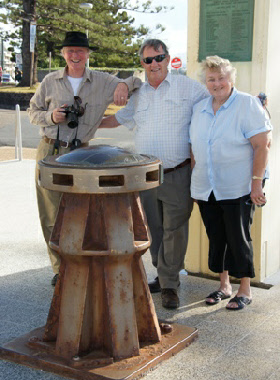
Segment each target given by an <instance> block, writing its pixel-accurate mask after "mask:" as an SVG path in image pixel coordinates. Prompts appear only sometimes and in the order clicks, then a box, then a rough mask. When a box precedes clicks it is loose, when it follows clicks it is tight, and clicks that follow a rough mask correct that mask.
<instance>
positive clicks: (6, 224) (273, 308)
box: [0, 160, 280, 380]
mask: <svg viewBox="0 0 280 380" xmlns="http://www.w3.org/2000/svg"><path fill="white" fill-rule="evenodd" d="M34 168H35V161H34V160H24V161H21V162H16V161H14V162H1V163H0V181H1V186H0V199H1V208H0V209H1V217H0V231H1V235H0V236H1V237H0V257H1V266H0V346H1V345H2V344H4V343H5V342H8V341H10V340H12V339H14V338H16V337H19V336H21V335H23V334H26V333H28V332H30V331H31V330H33V329H35V328H37V327H40V326H43V325H44V324H45V322H46V317H47V313H48V309H49V306H50V302H51V298H52V294H53V288H52V286H51V285H50V281H51V278H52V270H51V267H50V264H49V259H48V256H47V253H46V247H45V243H44V241H43V237H42V233H41V229H40V225H39V220H38V213H37V206H36V196H35V187H34ZM144 263H145V267H146V271H147V276H148V279H152V278H154V276H155V270H154V268H153V267H152V265H151V262H150V257H149V253H147V254H145V255H144ZM180 281H181V286H180V288H179V295H180V301H181V304H180V307H179V309H178V310H176V311H168V310H165V309H164V308H162V306H161V299H160V295H159V294H155V295H153V299H154V303H155V307H156V311H157V315H158V317H159V318H160V319H164V320H167V321H170V322H177V323H181V324H184V325H187V326H190V327H197V328H198V331H199V338H198V340H197V341H195V342H194V343H192V344H191V345H190V346H189V347H188V348H186V349H184V350H183V351H181V352H180V353H178V354H177V355H175V356H173V357H172V358H171V359H168V360H166V361H164V362H163V363H161V364H159V365H158V366H157V367H156V368H154V369H153V370H151V371H149V372H148V373H147V374H146V375H145V376H144V377H143V379H145V380H148V379H151V380H158V379H160V380H170V379H171V380H173V379H174V380H175V379H176V380H177V379H182V380H183V379H184V380H185V379H197V380H212V379H213V380H214V379H215V380H263V379H266V380H279V379H280V360H279V358H280V339H279V338H280V318H279V315H280V302H279V299H280V285H275V286H273V287H271V288H270V289H269V290H266V289H261V288H253V303H252V304H251V305H250V306H248V307H247V308H246V309H244V310H242V311H238V312H230V311H227V310H226V309H225V305H226V302H227V301H226V300H225V301H222V302H221V303H220V304H218V305H216V306H206V305H205V303H204V298H205V296H206V295H207V294H209V293H210V292H211V291H213V290H215V289H216V288H217V286H218V283H217V282H216V281H214V280H209V279H203V278H198V277H194V276H189V275H187V274H186V273H182V274H181V279H180ZM236 289H237V285H234V290H236ZM0 379H1V380H33V379H36V380H38V379H40V380H41V379H42V380H59V379H63V378H62V377H60V376H57V375H54V374H51V373H48V372H43V371H39V370H35V369H31V368H28V367H25V366H21V365H18V364H14V363H11V362H7V361H3V360H0Z"/></svg>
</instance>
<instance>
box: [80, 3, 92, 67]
mask: <svg viewBox="0 0 280 380" xmlns="http://www.w3.org/2000/svg"><path fill="white" fill-rule="evenodd" d="M79 7H80V8H81V9H86V11H87V28H86V35H87V38H88V10H89V9H92V7H93V5H92V4H90V3H81V4H80V5H79ZM86 67H87V68H89V58H88V59H87V62H86Z"/></svg>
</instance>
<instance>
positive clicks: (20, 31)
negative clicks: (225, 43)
mask: <svg viewBox="0 0 280 380" xmlns="http://www.w3.org/2000/svg"><path fill="white" fill-rule="evenodd" d="M80 3H81V1H80V0H79V1H78V0H2V1H0V7H2V9H5V11H3V12H2V13H0V21H1V22H3V23H10V24H13V25H14V26H16V27H18V28H17V32H15V33H13V35H11V34H10V35H6V38H7V39H8V38H9V42H10V45H12V46H13V47H16V46H20V44H21V43H22V46H28V40H29V32H28V28H26V29H24V28H22V27H23V26H24V23H28V25H29V21H30V20H33V19H35V20H36V21H37V43H36V57H37V59H38V66H40V67H48V64H49V63H48V56H49V52H51V54H52V58H53V61H52V65H53V66H54V67H57V66H61V65H63V62H64V61H63V59H62V58H61V57H60V51H59V49H57V46H58V45H59V44H60V43H61V41H62V40H63V39H64V36H65V32H66V31H71V30H82V31H84V30H86V29H87V30H88V33H89V40H90V43H91V45H93V46H98V48H99V49H98V51H97V52H94V53H93V54H92V58H90V65H91V66H95V67H103V66H108V67H114V66H117V67H123V68H125V67H136V66H139V59H138V54H137V53H138V50H139V47H140V45H141V43H142V41H143V37H145V35H147V33H149V32H151V31H150V30H149V29H148V28H147V27H145V26H144V25H141V26H140V27H139V28H136V27H135V26H134V25H133V23H134V18H133V17H132V16H131V12H128V11H132V12H154V13H155V12H156V13H158V12H160V11H163V10H166V7H154V8H152V1H145V2H143V1H141V2H140V1H138V2H136V5H135V6H133V5H131V2H130V0H94V1H92V5H93V8H92V9H90V10H85V9H81V8H80V7H79V4H80ZM156 28H159V29H163V28H162V26H161V25H157V26H156ZM26 34H28V35H26ZM24 40H27V43H26V45H24V43H23V41H24ZM23 59H25V58H24V57H23Z"/></svg>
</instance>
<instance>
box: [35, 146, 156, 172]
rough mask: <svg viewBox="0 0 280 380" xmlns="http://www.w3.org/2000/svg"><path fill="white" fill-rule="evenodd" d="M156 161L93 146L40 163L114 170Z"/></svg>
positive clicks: (115, 149) (45, 159)
mask: <svg viewBox="0 0 280 380" xmlns="http://www.w3.org/2000/svg"><path fill="white" fill-rule="evenodd" d="M156 161H158V158H156V157H154V156H150V155H144V154H137V153H132V152H129V151H128V150H125V149H123V148H120V147H116V146H111V145H93V146H89V147H85V148H80V149H76V150H73V151H72V152H70V153H66V154H63V155H62V156H48V157H46V158H44V159H43V160H42V163H44V164H46V165H51V166H55V167H67V168H88V169H90V168H92V169H96V168H102V169H106V168H116V167H127V166H140V165H147V164H151V163H154V162H156Z"/></svg>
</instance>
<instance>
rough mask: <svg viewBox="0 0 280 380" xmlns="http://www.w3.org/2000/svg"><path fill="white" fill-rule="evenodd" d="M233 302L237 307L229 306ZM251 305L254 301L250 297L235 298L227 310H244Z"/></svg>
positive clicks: (231, 301)
mask: <svg viewBox="0 0 280 380" xmlns="http://www.w3.org/2000/svg"><path fill="white" fill-rule="evenodd" d="M233 302H235V303H237V307H228V305H229V304H230V303H233ZM250 303H252V300H251V299H250V298H248V297H237V296H235V297H233V298H232V299H231V300H230V301H229V303H228V304H227V306H226V309H227V310H241V309H244V307H245V306H247V305H250Z"/></svg>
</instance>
